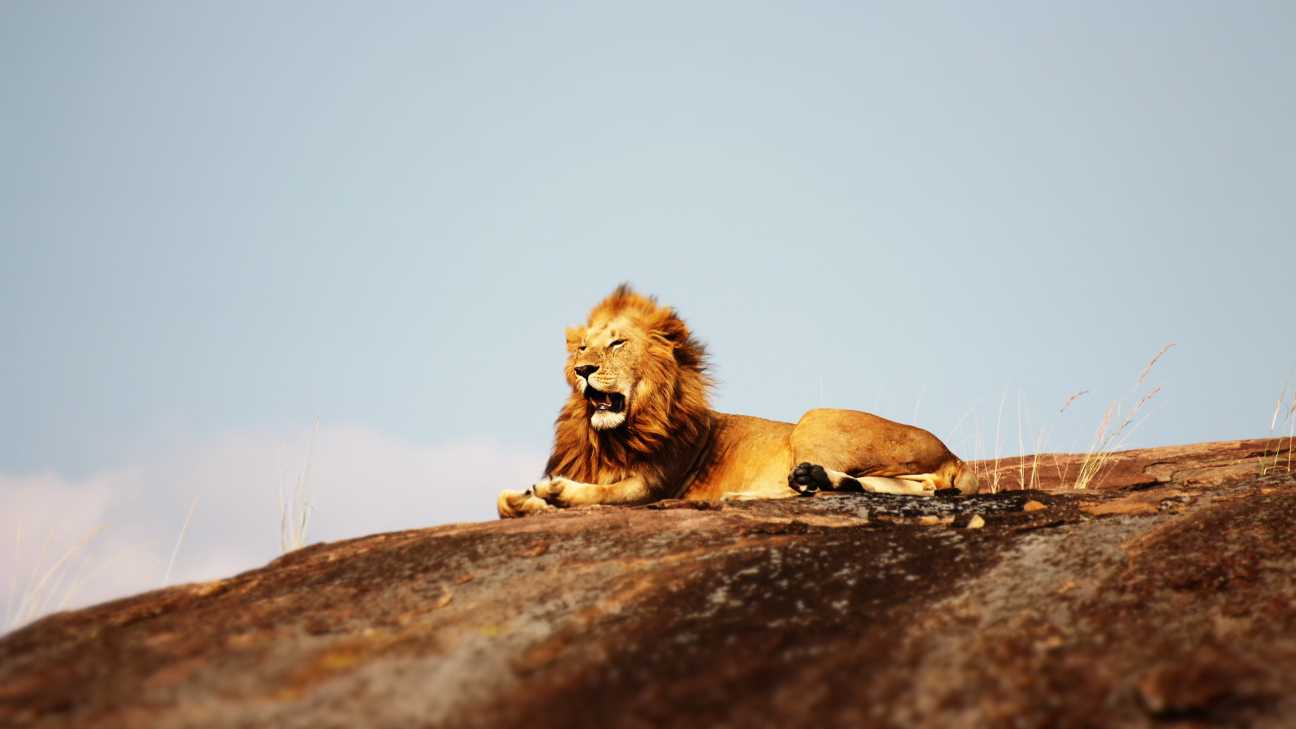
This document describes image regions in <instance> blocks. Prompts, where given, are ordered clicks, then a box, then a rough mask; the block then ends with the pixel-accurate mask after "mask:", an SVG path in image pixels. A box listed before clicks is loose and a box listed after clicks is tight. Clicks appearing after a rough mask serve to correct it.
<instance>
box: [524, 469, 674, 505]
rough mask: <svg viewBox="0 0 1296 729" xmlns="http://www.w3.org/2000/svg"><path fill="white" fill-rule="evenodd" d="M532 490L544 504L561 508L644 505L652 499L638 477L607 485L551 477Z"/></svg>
mask: <svg viewBox="0 0 1296 729" xmlns="http://www.w3.org/2000/svg"><path fill="white" fill-rule="evenodd" d="M532 491H534V492H535V495H536V496H537V497H539V498H541V499H544V500H545V502H546V503H548V504H551V505H553V506H557V507H561V508H567V507H571V506H591V505H593V504H644V503H647V502H649V501H651V500H652V494H651V492H649V490H648V487H647V485H646V484H645V483H644V481H643V479H641V478H638V477H631V478H627V479H625V480H623V481H617V482H616V483H610V484H595V483H583V482H581V481H573V480H572V479H570V478H563V477H562V476H555V477H553V478H547V479H545V480H543V481H541V482H540V483H537V484H536V485H535V486H534V487H533V488H532Z"/></svg>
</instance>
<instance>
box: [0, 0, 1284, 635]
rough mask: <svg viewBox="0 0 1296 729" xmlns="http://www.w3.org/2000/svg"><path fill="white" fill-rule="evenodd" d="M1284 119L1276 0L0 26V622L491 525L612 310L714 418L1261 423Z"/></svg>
mask: <svg viewBox="0 0 1296 729" xmlns="http://www.w3.org/2000/svg"><path fill="white" fill-rule="evenodd" d="M1293 129H1296V9H1294V7H1293V6H1292V4H1290V3H1284V2H1260V1H1255V2H1251V1H1248V2H1238V3H1218V2H1191V1H1189V2H1155V1H1153V2H1145V3H1136V4H1129V3H1117V2H1085V3H1069V4H1064V3H1037V2H995V3H962V2H920V3H915V2H860V3H831V2H819V3H784V4H766V3H751V2H743V3H736V2H735V3H725V2H717V3H706V4H699V3H672V2H664V3H655V4H652V5H651V6H646V5H643V4H629V3H615V2H614V3H608V2H597V3H595V2H588V3H585V2H573V3H564V4H547V3H510V4H495V3H431V2H411V3H400V2H391V3H382V4H378V5H374V4H371V3H359V2H346V3H338V2H311V3H306V2H282V3H272V4H265V3H253V2H221V3H215V2H207V3H204V2H194V3H171V2H119V3H89V4H87V3H77V2H57V1H53V0H41V1H40V2H26V1H23V0H18V1H13V2H6V3H4V4H2V5H0V160H3V164H0V346H2V347H3V357H0V540H3V541H0V606H4V607H3V609H4V610H5V614H4V617H5V619H6V620H7V622H8V624H10V625H12V624H16V623H18V622H21V620H24V619H28V618H30V617H32V616H34V615H36V614H40V613H43V612H47V611H49V610H52V609H56V608H58V607H61V606H74V605H82V604H86V603H90V602H94V601H98V600H102V599H105V598H109V597H115V596H119V595H124V594H130V593H132V592H136V591H139V590H143V589H151V588H154V587H157V586H160V585H162V584H167V583H174V582H178V581H189V580H201V579H214V578H219V577H225V576H230V575H232V574H234V573H235V572H238V571H240V570H244V569H249V568H253V567H256V566H259V565H261V564H263V563H264V562H266V561H267V560H269V559H271V558H273V557H275V556H276V555H278V554H279V552H280V550H281V543H280V517H281V513H282V512H281V506H280V502H281V494H282V493H283V492H284V491H285V489H286V490H288V491H289V492H291V491H292V490H293V489H294V488H295V487H294V484H295V483H296V482H297V481H298V480H303V481H304V483H305V484H306V488H305V491H304V493H305V494H306V495H307V497H308V498H309V500H310V505H311V509H312V510H311V512H310V513H311V522H310V526H309V530H308V541H311V542H314V541H320V540H326V541H327V540H336V539H343V538H349V537H356V536H362V535H364V534H369V533H373V532H378V531H386V530H394V529H406V528H416V527H423V526H429V525H434V524H442V523H448V522H458V521H475V520H485V519H491V518H494V497H495V494H496V493H497V492H498V491H499V490H500V489H502V488H520V487H523V486H525V485H527V484H529V483H530V481H531V480H533V479H534V478H536V477H538V476H539V475H540V470H541V468H542V466H543V463H544V459H545V456H546V454H547V448H548V446H549V442H550V436H551V428H552V422H553V418H554V416H555V415H556V414H557V410H558V407H559V406H560V404H561V402H562V401H563V399H564V397H565V394H566V393H565V384H564V382H563V378H562V373H561V368H562V363H563V357H564V351H563V334H562V332H563V328H564V327H565V326H568V325H572V324H577V323H579V322H581V321H582V320H583V318H584V314H585V313H586V312H587V310H588V309H589V308H590V307H591V306H592V305H593V304H594V303H596V302H597V301H598V300H599V299H600V298H601V297H602V296H604V295H605V294H607V293H608V292H609V291H610V290H611V289H612V288H613V287H615V286H616V284H618V283H620V282H622V281H629V282H631V283H632V284H633V285H635V286H636V287H637V288H638V289H640V290H642V291H644V292H646V293H651V294H655V295H656V296H658V297H659V299H660V300H661V301H662V302H663V303H665V304H668V305H671V306H674V307H676V308H677V309H678V310H679V312H680V313H681V315H682V316H683V317H684V318H685V320H686V321H687V322H688V323H689V324H690V326H692V328H693V330H694V331H695V333H696V334H697V335H698V336H699V338H701V339H702V340H703V341H705V342H706V343H707V344H708V346H709V349H710V351H711V354H712V359H713V362H714V369H713V372H714V374H715V376H716V378H717V380H718V386H717V388H716V391H715V397H714V403H715V406H716V407H717V408H718V409H721V410H725V411H729V412H742V413H748V414H753V415H761V416H764V417H770V418H779V419H787V420H795V419H796V418H797V417H798V416H799V415H800V414H801V412H803V411H804V410H806V409H807V408H810V407H816V406H821V405H824V406H827V405H831V406H838V407H850V408H857V409H863V410H868V411H871V412H876V413H878V414H881V415H884V416H887V417H891V418H895V419H899V420H902V421H905V422H913V423H915V424H918V425H921V426H922V427H925V428H927V429H929V430H931V431H932V432H934V433H936V434H937V435H938V436H940V437H941V438H942V439H944V440H945V441H946V442H947V443H948V444H949V445H950V446H951V448H952V449H953V450H954V451H955V452H956V453H958V454H959V455H961V456H963V457H965V458H987V457H993V456H994V455H996V454H1003V455H1007V454H1015V453H1017V452H1019V451H1020V450H1025V451H1028V452H1029V451H1032V450H1035V448H1036V447H1037V446H1038V447H1042V448H1043V449H1046V450H1084V449H1085V448H1087V447H1089V445H1090V443H1091V441H1092V440H1093V438H1094V434H1095V430H1096V428H1097V426H1098V424H1099V423H1100V422H1101V421H1102V419H1103V413H1104V411H1105V409H1106V408H1107V407H1108V406H1109V405H1110V404H1111V403H1113V402H1120V403H1122V405H1121V407H1122V412H1123V413H1127V412H1129V408H1130V407H1131V406H1132V404H1133V403H1134V402H1135V401H1137V399H1138V398H1140V397H1142V396H1143V395H1146V394H1148V393H1150V392H1153V390H1154V388H1157V387H1159V388H1161V389H1160V390H1156V391H1155V395H1154V396H1153V397H1152V398H1151V399H1150V400H1149V401H1148V402H1147V403H1146V404H1145V406H1144V407H1143V408H1142V409H1141V410H1140V411H1139V420H1138V423H1137V426H1136V427H1132V428H1131V429H1130V430H1129V431H1127V432H1126V433H1125V434H1124V435H1123V436H1122V439H1121V441H1120V445H1125V446H1130V447H1134V446H1151V445H1163V444H1173V443H1186V442H1197V441H1206V440H1223V439H1234V438H1243V437H1257V436H1263V435H1266V434H1268V433H1269V432H1270V422H1271V415H1272V414H1273V412H1274V407H1275V400H1276V399H1277V398H1278V397H1279V395H1280V393H1281V392H1282V391H1283V388H1284V386H1286V387H1287V388H1288V392H1290V391H1291V389H1292V387H1293V386H1296V345H1294V344H1293V338H1292V335H1291V325H1290V319H1291V312H1292V311H1293V304H1296V294H1294V293H1293V288H1292V282H1293V278H1292V277H1293V271H1294V270H1296V234H1294V233H1293V231H1296V180H1294V179H1293V170H1296V142H1293V136H1292V131H1291V130H1293ZM1170 343H1173V344H1174V345H1175V346H1174V347H1173V348H1171V349H1170V350H1169V351H1167V352H1166V353H1165V354H1164V356H1163V357H1162V358H1161V359H1160V360H1159V361H1158V362H1157V364H1156V365H1155V367H1153V368H1152V370H1151V371H1150V372H1149V373H1148V374H1147V376H1146V379H1145V380H1144V382H1143V383H1142V384H1137V380H1138V378H1139V375H1140V373H1141V371H1142V370H1143V368H1144V366H1145V364H1146V363H1147V362H1148V361H1149V360H1150V359H1151V358H1152V357H1153V355H1155V354H1156V353H1157V352H1158V351H1160V350H1161V349H1162V348H1163V347H1164V346H1166V345H1167V344H1170ZM1082 391H1084V392H1085V394H1084V395H1082V396H1080V397H1079V398H1078V399H1076V400H1075V401H1074V402H1072V404H1071V405H1070V406H1068V407H1066V409H1065V410H1064V411H1062V412H1059V410H1061V409H1062V407H1063V404H1064V403H1065V402H1066V401H1067V400H1068V398H1070V397H1071V396H1072V395H1074V394H1076V393H1078V392H1082ZM1281 427H1282V424H1281V423H1280V424H1279V428H1280V429H1281ZM15 616H17V617H15ZM3 627H4V624H0V630H2V629H3Z"/></svg>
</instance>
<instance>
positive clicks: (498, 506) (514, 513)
mask: <svg viewBox="0 0 1296 729" xmlns="http://www.w3.org/2000/svg"><path fill="white" fill-rule="evenodd" d="M552 508H553V507H552V506H550V505H549V504H547V503H545V501H544V500H543V499H538V498H536V497H535V496H534V495H533V494H532V493H531V491H530V490H527V491H511V490H507V489H506V490H504V491H501V492H500V495H499V498H498V499H496V500H495V510H496V511H497V512H499V516H500V518H501V519H515V518H517V517H520V516H528V515H530V514H538V513H540V512H542V511H548V510H550V509H552Z"/></svg>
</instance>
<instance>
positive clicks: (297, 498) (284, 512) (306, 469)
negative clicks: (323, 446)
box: [279, 420, 319, 554]
mask: <svg viewBox="0 0 1296 729" xmlns="http://www.w3.org/2000/svg"><path fill="white" fill-rule="evenodd" d="M318 438H319V421H318V420H316V421H315V427H314V430H313V431H312V432H311V439H310V447H309V448H308V449H307V452H306V462H305V463H304V464H303V465H302V469H301V471H299V472H298V474H297V478H296V480H295V482H294V483H293V485H292V486H291V487H289V486H288V485H287V484H286V483H284V482H283V481H281V482H280V485H279V548H280V549H281V550H282V551H283V553H285V554H287V553H288V552H292V551H294V550H297V549H301V548H302V547H304V546H306V534H307V530H308V529H309V527H310V513H311V509H312V508H313V506H312V504H311V501H310V476H311V468H312V466H313V465H314V462H315V444H316V441H317V440H318Z"/></svg>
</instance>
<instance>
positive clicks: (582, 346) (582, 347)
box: [576, 344, 585, 352]
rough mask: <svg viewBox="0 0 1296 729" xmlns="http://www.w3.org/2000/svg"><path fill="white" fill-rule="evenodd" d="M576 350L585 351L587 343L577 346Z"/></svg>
mask: <svg viewBox="0 0 1296 729" xmlns="http://www.w3.org/2000/svg"><path fill="white" fill-rule="evenodd" d="M576 351H578V352H584V351H585V345H583V344H582V345H581V346H579V347H577V348H576Z"/></svg>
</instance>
